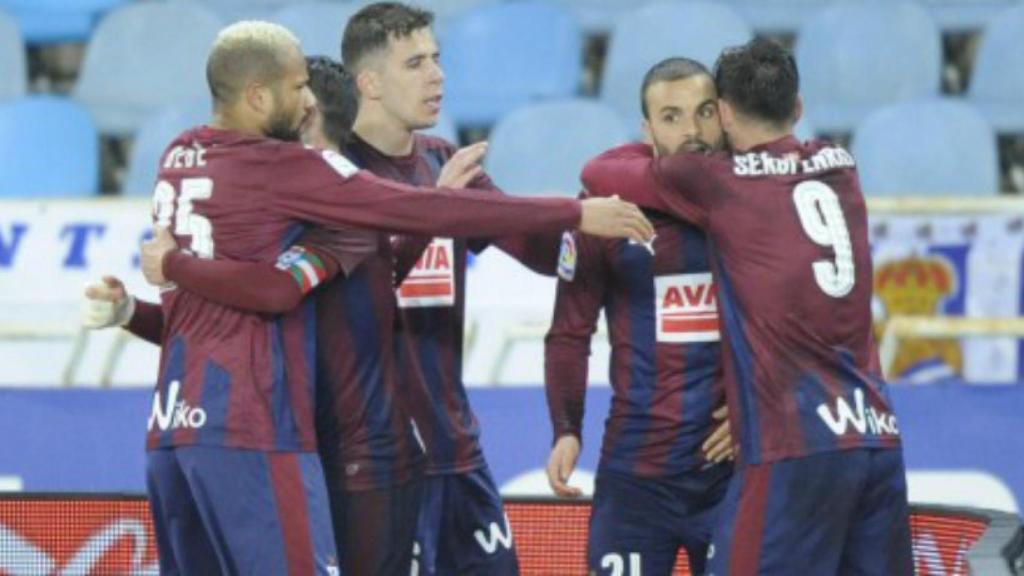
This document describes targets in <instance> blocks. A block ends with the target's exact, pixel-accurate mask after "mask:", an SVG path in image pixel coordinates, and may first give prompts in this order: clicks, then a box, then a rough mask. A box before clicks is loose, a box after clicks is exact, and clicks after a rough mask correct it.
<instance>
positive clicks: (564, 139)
mask: <svg viewBox="0 0 1024 576" xmlns="http://www.w3.org/2000/svg"><path fill="white" fill-rule="evenodd" d="M628 140H629V133H628V131H627V130H626V126H625V125H624V124H623V122H622V120H621V118H619V116H618V115H617V114H616V113H615V111H614V110H612V109H611V108H609V107H608V106H606V105H604V104H602V103H600V102H595V101H592V100H579V99H573V100H564V101H559V102H545V103H540V104H533V105H529V106H525V107H523V108H520V109H519V110H516V111H515V112H512V113H511V114H509V115H507V116H505V117H504V118H502V119H501V120H500V121H499V122H498V124H497V125H495V127H494V130H493V131H492V132H491V138H490V150H489V151H488V153H487V158H486V160H485V163H484V165H485V168H486V169H487V173H488V174H489V175H490V176H491V178H492V179H493V180H494V182H495V183H496V184H497V185H498V186H500V187H501V188H502V189H503V190H505V191H506V192H508V193H509V194H522V195H532V194H552V193H561V194H564V195H568V196H575V195H576V194H577V193H578V192H579V190H580V182H579V174H580V170H582V169H583V164H584V163H585V162H586V161H587V160H590V159H591V158H592V157H593V156H596V155H597V154H599V153H601V152H604V151H605V150H607V149H608V148H611V147H612V146H616V145H619V144H623V143H625V142H627V141H628Z"/></svg>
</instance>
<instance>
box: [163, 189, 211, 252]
mask: <svg viewBox="0 0 1024 576" xmlns="http://www.w3.org/2000/svg"><path fill="white" fill-rule="evenodd" d="M212 195H213V180H210V179H209V178H185V179H184V180H182V181H181V193H180V194H175V190H174V186H172V185H171V183H170V182H167V181H166V180H161V181H159V182H157V183H156V189H154V190H153V213H154V215H155V216H156V224H157V226H165V227H166V226H170V225H171V217H172V216H173V217H174V229H173V230H171V232H173V233H174V235H175V236H191V237H192V244H191V246H189V249H190V250H191V251H192V253H193V254H195V255H196V256H199V257H200V258H213V225H212V224H210V220H209V219H207V218H206V217H205V216H203V215H202V214H196V213H195V212H194V211H193V210H192V202H193V201H194V200H207V199H209V198H210V196H212ZM175 196H177V210H175Z"/></svg>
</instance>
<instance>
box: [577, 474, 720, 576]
mask: <svg viewBox="0 0 1024 576" xmlns="http://www.w3.org/2000/svg"><path fill="white" fill-rule="evenodd" d="M731 470H732V465H731V464H720V465H718V466H713V467H710V468H706V469H704V470H698V471H694V472H691V473H687V474H685V475H680V476H676V477H669V478H647V477H641V476H635V475H630V474H623V473H621V472H616V471H609V470H599V471H598V474H597V478H596V480H595V483H594V501H593V505H592V506H593V507H592V510H591V513H590V536H589V540H588V542H587V567H588V569H589V571H590V573H591V574H600V575H609V576H630V575H636V574H643V576H669V575H670V574H672V568H673V566H675V562H676V556H677V555H678V554H679V549H680V548H684V549H685V550H686V553H687V556H688V557H689V559H690V566H691V570H692V571H693V573H694V574H701V573H702V572H703V570H704V558H705V556H706V553H707V548H708V545H709V543H710V542H711V534H712V531H713V529H714V524H715V522H716V520H717V515H718V506H719V503H720V502H721V501H722V497H723V496H724V495H725V490H726V487H727V486H728V481H729V475H730V473H731Z"/></svg>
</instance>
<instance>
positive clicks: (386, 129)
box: [352, 105, 414, 156]
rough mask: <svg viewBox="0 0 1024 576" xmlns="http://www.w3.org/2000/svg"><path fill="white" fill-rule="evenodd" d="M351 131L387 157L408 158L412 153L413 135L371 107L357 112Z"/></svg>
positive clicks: (398, 123)
mask: <svg viewBox="0 0 1024 576" xmlns="http://www.w3.org/2000/svg"><path fill="white" fill-rule="evenodd" d="M352 131H353V132H355V133H356V134H357V135H358V136H359V137H360V138H362V139H363V141H364V142H366V143H367V144H369V145H370V146H373V147H374V148H376V149H377V150H379V151H381V152H383V153H384V154H387V155H388V156H408V155H409V154H411V153H412V146H413V140H414V138H413V133H412V132H411V131H410V130H409V129H408V128H406V127H405V126H403V125H402V124H401V123H400V122H398V121H397V120H396V119H395V118H394V117H392V116H390V115H387V114H384V113H383V112H381V111H377V110H374V109H373V106H372V105H369V106H367V107H366V108H365V109H363V108H361V109H360V110H359V114H358V115H356V121H355V124H354V125H353V126H352Z"/></svg>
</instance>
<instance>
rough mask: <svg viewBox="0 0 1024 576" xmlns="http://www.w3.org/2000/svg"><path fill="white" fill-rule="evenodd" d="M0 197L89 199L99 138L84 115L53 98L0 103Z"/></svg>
mask: <svg viewBox="0 0 1024 576" xmlns="http://www.w3.org/2000/svg"><path fill="white" fill-rule="evenodd" d="M0 158H3V159H4V161H3V162H0V197H3V198H26V197H27V198H39V197H74V196H90V195H93V194H95V193H96V190H97V186H98V183H99V137H98V136H97V134H96V128H95V126H94V125H93V122H92V119H91V118H90V117H89V112H88V111H86V110H85V109H84V108H82V107H81V106H79V105H78V104H76V103H74V102H72V101H70V100H66V99H63V98H56V97H52V96H34V97H33V96H27V97H24V98H19V99H17V100H12V101H10V102H6V103H3V104H0Z"/></svg>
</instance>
